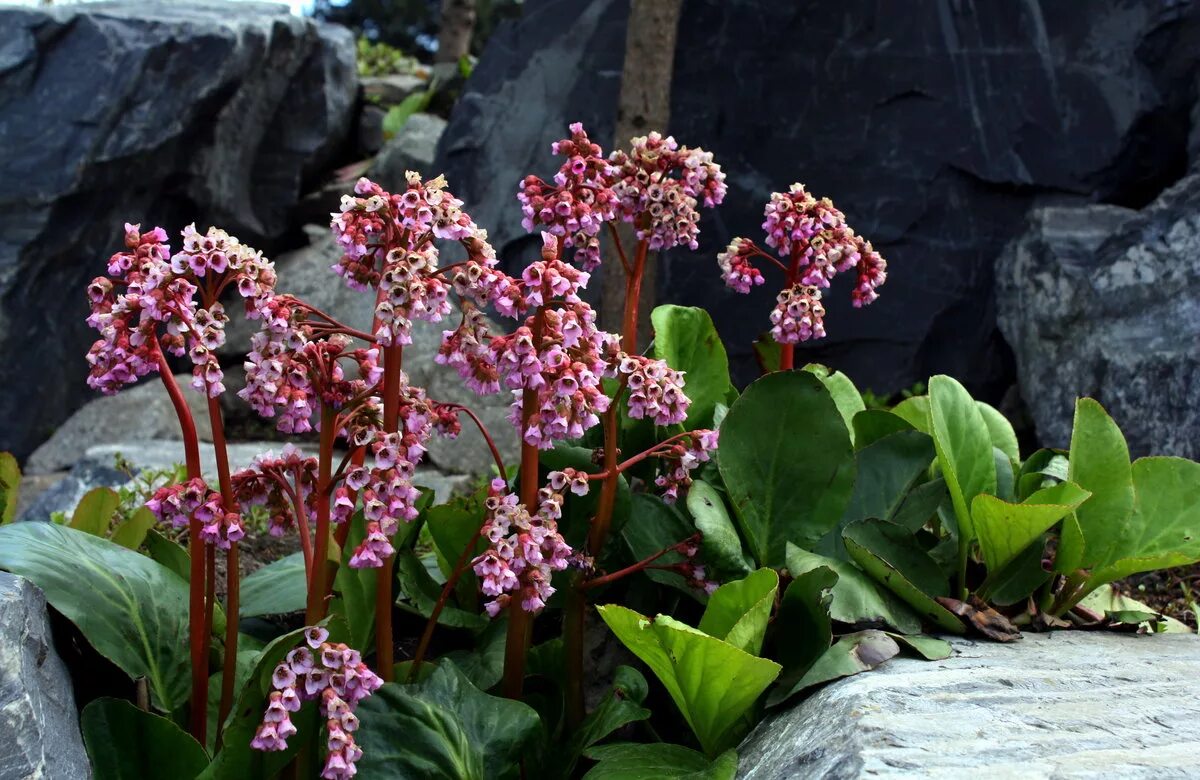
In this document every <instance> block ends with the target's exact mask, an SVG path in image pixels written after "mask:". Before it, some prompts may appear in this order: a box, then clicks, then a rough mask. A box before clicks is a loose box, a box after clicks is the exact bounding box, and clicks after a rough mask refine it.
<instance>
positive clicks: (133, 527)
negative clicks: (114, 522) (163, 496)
mask: <svg viewBox="0 0 1200 780" xmlns="http://www.w3.org/2000/svg"><path fill="white" fill-rule="evenodd" d="M156 521H157V518H155V517H154V513H153V512H151V511H150V510H149V509H147V508H146V507H142V508H140V509H138V510H137V511H136V512H134V513H133V514H132V515H131V516H130V517H129V519H128V520H126V521H124V522H123V523H121V524H120V525H119V526H117V528H116V530H115V531H113V534H112V542H113V544H119V545H121V546H122V547H125V548H127V549H130V550H136V549H137V548H139V547H141V546H142V542H144V541H146V534H148V533H149V532H150V529H151V528H153V527H154V523H155V522H156Z"/></svg>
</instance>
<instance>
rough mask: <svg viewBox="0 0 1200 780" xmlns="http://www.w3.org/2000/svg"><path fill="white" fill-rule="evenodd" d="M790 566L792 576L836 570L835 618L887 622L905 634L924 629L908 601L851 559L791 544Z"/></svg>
mask: <svg viewBox="0 0 1200 780" xmlns="http://www.w3.org/2000/svg"><path fill="white" fill-rule="evenodd" d="M787 567H788V571H789V572H790V573H791V575H792V576H793V577H798V576H800V575H801V574H804V573H806V572H810V571H813V570H814V569H818V568H821V567H825V568H828V569H830V570H832V571H833V572H834V573H836V574H837V583H836V584H835V585H833V587H832V589H831V594H832V600H831V601H830V604H829V616H830V617H832V618H833V619H834V620H837V621H840V622H842V623H849V624H850V625H863V626H870V625H875V624H887V625H889V626H891V627H892V628H894V629H896V630H897V631H899V632H901V633H903V634H919V633H920V632H921V620H920V619H919V618H918V617H917V616H916V615H914V614H913V613H912V611H911V610H910V609H909V608H908V605H906V604H905V603H904V602H903V601H901V600H900V599H899V598H897V597H896V596H895V595H893V594H892V592H891V591H889V590H887V589H886V588H883V587H880V586H879V585H878V584H877V583H876V582H875V581H874V580H873V579H871V578H870V577H868V576H867V575H866V574H864V573H863V572H862V571H861V570H860V569H859V568H858V567H857V566H855V565H854V564H852V563H848V562H846V561H839V560H836V559H834V558H826V557H825V556H823V555H817V554H816V553H811V552H808V551H806V550H801V549H800V548H799V547H797V546H795V545H793V544H789V545H788V547H787Z"/></svg>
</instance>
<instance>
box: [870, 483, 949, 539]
mask: <svg viewBox="0 0 1200 780" xmlns="http://www.w3.org/2000/svg"><path fill="white" fill-rule="evenodd" d="M949 497H950V496H949V491H947V490H946V481H945V480H944V479H941V478H940V477H939V478H938V479H933V480H930V481H929V482H925V483H923V484H921V485H917V486H916V487H915V488H913V489H912V490H910V491H909V492H908V495H906V496H905V497H904V499H903V500H902V501H901V502H900V506H898V507H896V511H895V512H893V513H892V516H891V517H888V518H885V519H887V520H891V521H892V522H893V523H895V524H896V525H899V526H901V527H903V528H907V529H908V530H909V531H911V532H912V533H916V532H917V531H919V530H921V529H922V528H924V527H925V524H926V523H928V522H929V519H930V518H931V517H933V515H934V514H935V513H936V512H937V510H938V507H939V506H941V504H942V501H944V500H946V499H948V498H949Z"/></svg>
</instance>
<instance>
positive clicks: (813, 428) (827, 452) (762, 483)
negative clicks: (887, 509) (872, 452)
mask: <svg viewBox="0 0 1200 780" xmlns="http://www.w3.org/2000/svg"><path fill="white" fill-rule="evenodd" d="M719 465H720V471H721V476H722V478H723V479H724V481H725V486H726V488H727V489H728V491H729V497H730V500H731V501H732V503H733V508H734V512H735V513H736V516H737V519H738V522H739V524H740V528H741V531H742V536H743V538H744V539H745V540H746V543H747V546H748V547H749V548H750V551H751V554H752V555H753V556H754V558H755V560H756V561H757V562H758V564H759V565H760V566H772V567H779V566H783V563H784V553H785V548H786V545H787V543H788V542H792V543H794V544H797V545H799V546H801V547H804V548H806V549H811V548H812V547H813V546H814V545H815V544H816V543H817V542H818V541H819V540H820V539H821V537H822V536H824V535H825V534H826V533H827V532H828V531H829V530H830V529H832V528H833V527H834V526H836V525H837V523H838V520H839V519H840V518H841V516H842V513H843V512H844V511H845V509H846V505H847V504H848V503H849V500H850V493H851V491H852V490H853V488H854V473H855V465H854V453H853V450H852V449H851V447H850V434H849V433H848V432H847V430H846V425H845V423H844V422H843V421H842V416H841V414H840V413H839V412H838V409H837V405H836V404H835V403H834V401H833V398H832V397H831V396H830V394H829V391H828V390H827V389H826V388H825V386H824V385H823V384H822V383H821V380H819V379H817V378H816V377H815V376H813V375H812V374H810V373H808V372H807V371H785V372H780V373H775V374H768V375H767V376H764V377H762V378H760V379H759V380H757V381H756V382H754V384H752V385H750V387H748V388H746V392H745V393H743V394H742V396H741V397H740V398H738V400H737V401H736V402H735V403H734V404H733V407H732V408H730V410H729V414H728V415H727V416H726V417H725V422H724V423H723V424H722V425H721V453H720V458H719Z"/></svg>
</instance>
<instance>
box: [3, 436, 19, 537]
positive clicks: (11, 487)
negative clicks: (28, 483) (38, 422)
mask: <svg viewBox="0 0 1200 780" xmlns="http://www.w3.org/2000/svg"><path fill="white" fill-rule="evenodd" d="M20 491H21V467H20V466H18V465H17V459H16V458H15V457H13V454H12V453H11V452H0V525H6V524H8V523H11V522H12V521H13V518H15V517H16V516H17V497H18V494H19V493H20Z"/></svg>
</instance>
